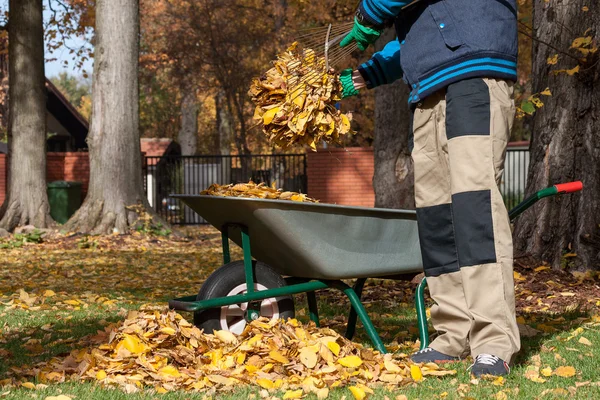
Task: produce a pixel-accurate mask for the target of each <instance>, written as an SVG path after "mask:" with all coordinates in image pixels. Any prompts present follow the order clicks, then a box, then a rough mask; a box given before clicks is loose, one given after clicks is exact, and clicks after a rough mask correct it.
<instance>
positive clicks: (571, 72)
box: [565, 65, 579, 257]
mask: <svg viewBox="0 0 600 400" xmlns="http://www.w3.org/2000/svg"><path fill="white" fill-rule="evenodd" d="M566 72H567V75H570V76H573V75H575V74H576V73H578V72H579V65H578V66H576V67H575V68H571V69H568V70H567V71H566ZM565 257H567V255H566V254H565Z"/></svg>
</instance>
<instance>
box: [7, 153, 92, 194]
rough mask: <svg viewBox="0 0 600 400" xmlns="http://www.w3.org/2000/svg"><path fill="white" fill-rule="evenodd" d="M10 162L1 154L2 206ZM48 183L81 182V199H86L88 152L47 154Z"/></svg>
mask: <svg viewBox="0 0 600 400" xmlns="http://www.w3.org/2000/svg"><path fill="white" fill-rule="evenodd" d="M7 170H8V162H7V160H6V155H5V154H0V205H1V204H2V202H4V198H5V197H6V191H7V190H8V187H7V185H6V175H7ZM46 181H47V182H53V181H76V182H81V183H82V184H83V185H82V188H81V198H82V199H83V198H85V195H86V194H87V190H88V185H89V181H90V159H89V157H88V153H86V152H77V153H75V152H73V153H47V155H46Z"/></svg>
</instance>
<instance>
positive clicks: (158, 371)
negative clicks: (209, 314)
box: [32, 310, 455, 399]
mask: <svg viewBox="0 0 600 400" xmlns="http://www.w3.org/2000/svg"><path fill="white" fill-rule="evenodd" d="M91 340H92V346H90V347H89V348H87V349H83V350H74V351H72V352H71V353H70V355H69V356H67V357H66V358H54V359H52V360H50V361H49V362H45V363H41V364H39V365H38V366H37V367H36V368H34V369H33V370H32V373H35V374H36V377H37V380H38V382H41V383H49V382H62V381H65V380H89V381H98V382H100V383H102V384H105V385H117V386H119V387H121V388H122V389H123V390H125V391H127V392H136V391H138V390H141V389H143V388H154V389H155V390H156V391H157V392H159V393H164V392H167V391H172V390H193V391H206V392H216V391H228V390H232V389H234V388H235V387H237V386H239V385H240V384H253V385H258V386H260V387H262V388H263V389H264V390H267V391H275V390H282V391H285V395H284V397H283V398H284V399H294V398H301V397H303V396H304V395H305V394H308V393H314V394H316V395H317V396H318V398H326V397H327V396H328V394H329V390H330V389H331V388H335V387H338V386H350V390H351V391H352V393H353V394H354V397H356V398H358V399H362V398H364V397H365V395H366V393H372V390H371V389H369V387H368V386H371V385H373V384H384V385H393V386H394V387H397V386H398V385H406V384H409V383H412V382H419V381H421V380H422V379H423V376H427V375H434V376H443V375H451V374H455V371H453V370H452V371H449V370H443V369H441V368H440V367H439V366H437V365H436V364H425V365H415V364H412V363H410V361H408V360H407V359H398V357H400V356H392V355H391V354H386V355H382V354H380V353H379V352H378V351H374V350H371V349H367V348H363V347H362V346H361V345H360V344H356V343H353V342H351V341H349V340H347V339H345V338H343V337H341V336H340V335H338V334H337V333H336V332H335V331H332V330H331V329H327V328H316V327H315V326H314V324H311V325H302V324H301V323H299V322H298V321H296V320H294V319H290V320H288V321H287V322H284V321H282V320H277V321H275V320H274V321H268V320H267V319H264V318H262V319H260V320H257V321H253V322H252V323H250V324H248V325H247V326H246V329H245V330H244V332H243V333H242V334H241V335H239V336H235V335H233V334H232V333H230V332H228V331H215V332H214V334H205V333H203V332H202V331H200V330H199V329H198V328H196V327H195V326H193V325H192V324H190V323H189V322H187V321H186V320H185V319H183V318H182V317H181V315H179V314H177V313H176V312H174V311H163V312H159V311H156V310H154V311H152V310H150V311H146V312H137V311H132V312H130V314H129V316H128V318H127V319H126V320H125V321H124V322H123V323H121V324H120V325H118V326H109V327H107V328H106V329H105V330H104V331H101V332H98V334H97V335H96V336H94V337H92V338H91ZM367 385H368V386H367Z"/></svg>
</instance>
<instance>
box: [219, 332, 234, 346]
mask: <svg viewBox="0 0 600 400" xmlns="http://www.w3.org/2000/svg"><path fill="white" fill-rule="evenodd" d="M215 336H216V337H217V338H219V340H220V341H221V342H223V343H226V344H231V343H237V341H238V340H237V338H236V337H235V335H234V334H233V333H231V332H229V331H215Z"/></svg>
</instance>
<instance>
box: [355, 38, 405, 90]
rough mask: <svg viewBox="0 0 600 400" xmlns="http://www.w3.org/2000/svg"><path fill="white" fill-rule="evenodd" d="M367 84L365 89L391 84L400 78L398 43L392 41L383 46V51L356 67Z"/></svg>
mask: <svg viewBox="0 0 600 400" xmlns="http://www.w3.org/2000/svg"><path fill="white" fill-rule="evenodd" d="M358 72H360V74H361V75H362V77H363V79H364V80H365V82H366V84H367V88H369V89H372V88H374V87H376V86H380V85H386V84H388V83H393V82H394V81H396V80H398V79H399V78H401V77H402V67H400V43H399V42H398V40H396V39H394V40H392V41H391V42H389V43H388V44H386V45H385V47H384V48H383V50H381V51H379V52H377V53H375V54H373V57H371V59H370V60H369V61H367V62H366V63H363V64H361V65H360V66H359V67H358Z"/></svg>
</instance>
